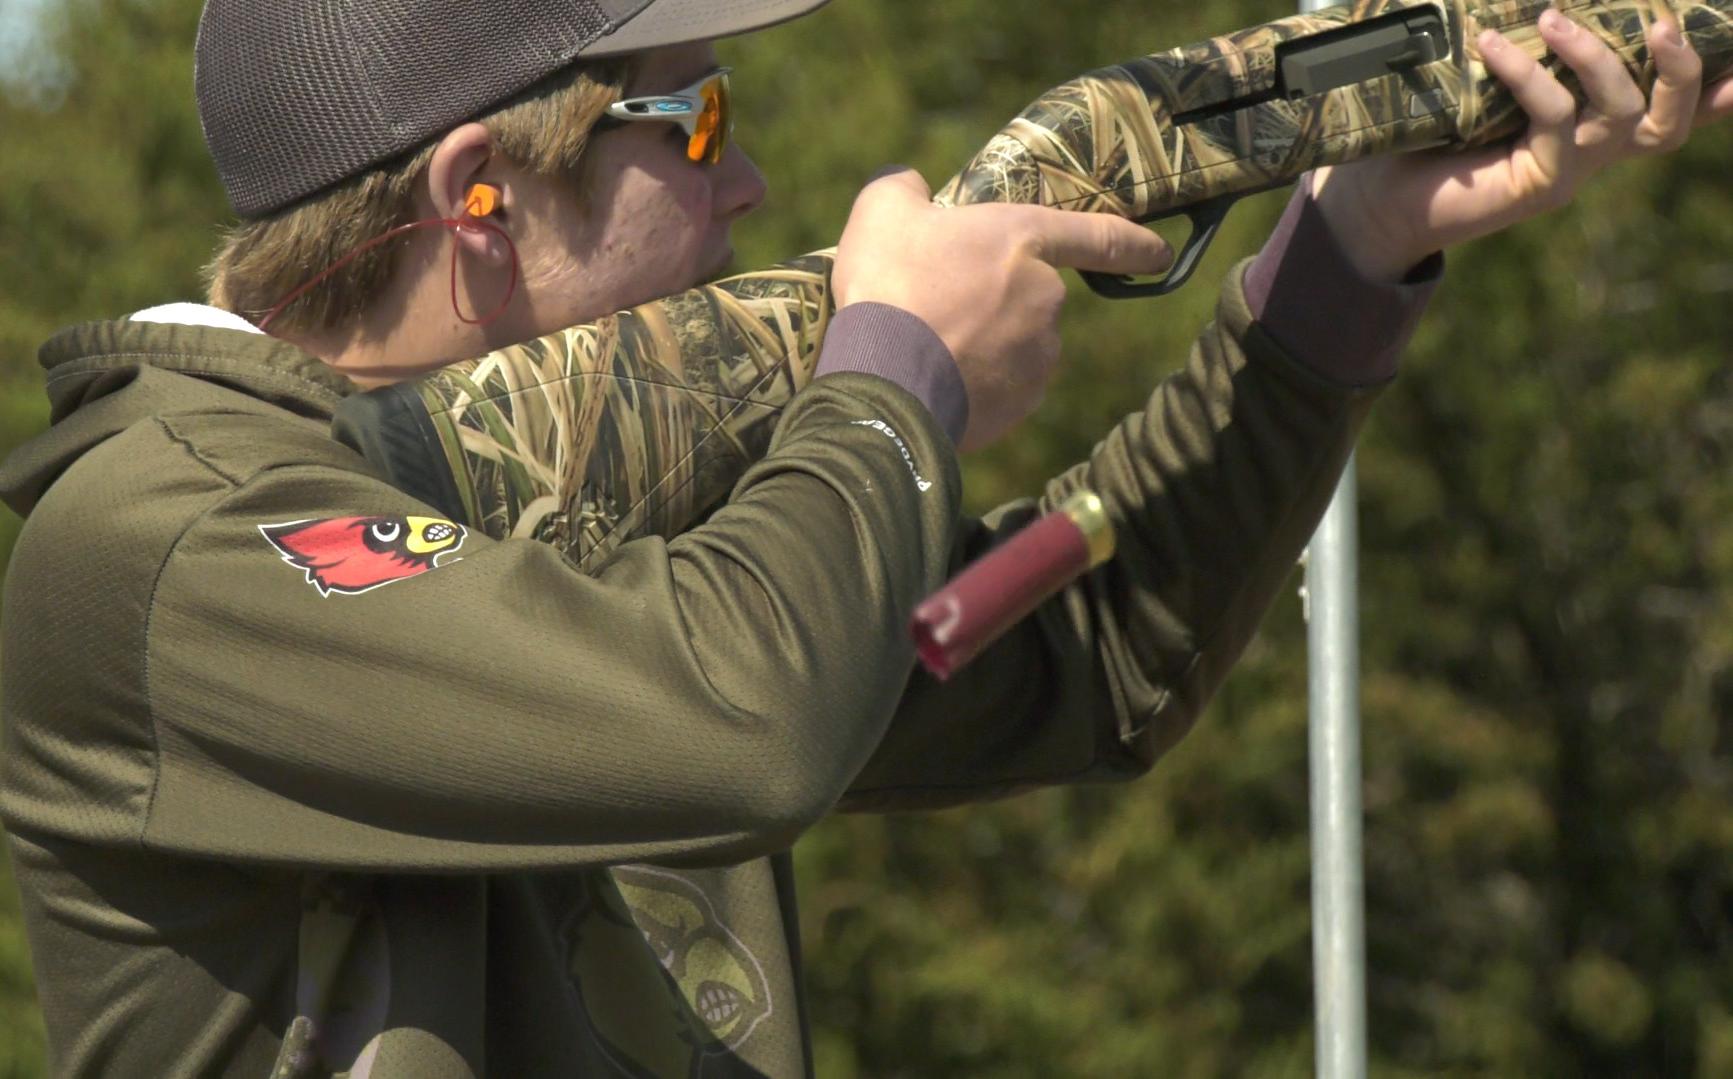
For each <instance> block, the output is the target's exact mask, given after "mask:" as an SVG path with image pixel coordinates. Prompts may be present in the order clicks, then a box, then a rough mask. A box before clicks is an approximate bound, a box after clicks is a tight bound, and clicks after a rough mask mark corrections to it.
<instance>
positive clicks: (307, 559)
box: [259, 517, 468, 596]
mask: <svg viewBox="0 0 1733 1079" xmlns="http://www.w3.org/2000/svg"><path fill="white" fill-rule="evenodd" d="M259 531H260V532H262V533H264V536H265V538H266V539H267V540H269V541H271V546H273V547H275V548H276V549H277V552H278V553H279V554H281V555H282V556H283V561H285V562H287V563H289V565H291V566H294V567H295V568H296V569H303V570H306V571H307V583H308V584H310V585H312V586H313V587H314V588H317V589H318V590H319V594H320V595H321V596H329V595H330V594H331V593H333V592H341V593H343V594H344V595H347V596H353V595H356V594H358V593H361V592H365V591H367V590H368V589H372V588H378V587H379V586H380V585H386V584H390V583H391V582H393V581H401V580H403V579H404V578H406V577H414V576H416V575H417V574H421V573H426V572H427V571H428V570H430V569H437V568H439V559H440V558H441V557H443V556H444V555H448V554H450V553H451V552H453V551H455V550H457V549H458V548H459V547H462V546H463V539H464V537H465V536H466V535H467V534H468V533H466V532H465V531H464V528H463V526H462V525H457V524H452V523H451V522H450V521H441V520H439V519H438V518H435V517H333V518H330V519H328V520H323V521H290V522H288V523H286V524H280V525H260V526H259Z"/></svg>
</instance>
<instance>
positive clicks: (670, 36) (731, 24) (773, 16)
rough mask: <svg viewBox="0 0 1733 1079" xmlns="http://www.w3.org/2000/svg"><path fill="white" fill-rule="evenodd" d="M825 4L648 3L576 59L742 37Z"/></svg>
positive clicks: (817, 0) (811, 0)
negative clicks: (740, 35)
mask: <svg viewBox="0 0 1733 1079" xmlns="http://www.w3.org/2000/svg"><path fill="white" fill-rule="evenodd" d="M829 2H830V0H650V3H649V4H648V5H646V6H645V8H644V9H643V10H642V11H640V12H638V14H636V15H634V16H633V17H632V18H631V19H629V20H627V22H626V23H625V25H623V26H621V27H620V28H619V29H618V30H616V31H614V32H613V33H611V34H607V35H604V36H603V37H599V38H597V39H596V40H595V41H593V42H591V43H590V44H589V45H587V46H586V47H584V48H583V49H582V50H580V51H579V52H578V55H579V56H615V55H618V54H619V53H625V52H642V51H643V50H645V49H654V48H659V47H661V46H664V45H684V44H686V43H687V42H692V41H709V40H711V39H712V38H719V37H728V36H730V35H733V34H744V33H746V32H747V31H749V30H762V29H764V28H765V27H767V26H775V25H776V24H777V23H780V22H787V21H788V20H789V19H794V18H798V17H800V16H802V15H805V14H806V13H807V12H809V11H815V10H817V9H818V8H821V7H823V6H824V5H825V4H827V3H829Z"/></svg>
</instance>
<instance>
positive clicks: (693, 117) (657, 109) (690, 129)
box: [608, 67, 734, 138]
mask: <svg viewBox="0 0 1733 1079" xmlns="http://www.w3.org/2000/svg"><path fill="white" fill-rule="evenodd" d="M733 70H734V69H733V68H731V67H718V68H712V69H711V70H710V71H707V72H705V73H704V75H703V76H702V77H701V78H699V79H698V80H697V81H696V82H694V83H692V85H690V86H684V87H681V88H680V89H678V90H676V91H674V92H673V93H671V94H650V95H648V96H646V97H628V98H624V99H622V100H620V101H616V102H614V103H613V104H612V105H609V106H608V116H609V117H610V118H611V119H614V120H626V121H633V120H653V121H658V122H661V123H665V124H679V125H680V129H681V130H682V131H684V132H686V137H687V138H691V137H692V136H694V135H696V134H697V133H698V117H699V116H701V115H703V113H704V94H703V89H704V85H705V84H706V83H708V82H710V81H712V80H714V79H726V78H727V77H728V75H729V73H730V72H732V71H733ZM728 119H729V120H730V121H731V122H732V120H733V117H732V116H730V117H728Z"/></svg>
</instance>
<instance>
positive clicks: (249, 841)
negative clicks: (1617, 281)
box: [0, 272, 1372, 1079]
mask: <svg viewBox="0 0 1733 1079" xmlns="http://www.w3.org/2000/svg"><path fill="white" fill-rule="evenodd" d="M1239 280H1240V275H1239V274H1238V273H1237V272H1236V274H1235V275H1234V277H1233V280H1232V282H1231V283H1230V286H1229V287H1228V289H1227V290H1226V291H1225V292H1224V296H1223V300H1222V304H1221V307H1220V310H1219V317H1218V321H1217V322H1216V323H1215V324H1214V325H1212V326H1211V327H1210V328H1209V329H1207V330H1206V331H1205V333H1204V334H1203V335H1202V337H1201V338H1200V340H1199V343H1198V346H1197V348H1196V349H1195V350H1194V353H1193V355H1192V357H1191V360H1190V362H1189V364H1188V365H1187V367H1186V368H1185V369H1184V370H1183V371H1182V372H1181V373H1180V374H1178V375H1176V376H1175V377H1174V378H1172V379H1170V380H1169V381H1167V382H1166V383H1164V384H1163V385H1162V386H1161V387H1159V388H1158V389H1157V391H1156V393H1155V395H1154V397H1153V398H1152V399H1151V401H1150V404H1149V406H1148V407H1147V408H1146V409H1145V410H1144V411H1142V412H1140V413H1137V414H1135V415H1133V416H1131V417H1129V418H1127V419H1126V420H1125V421H1124V422H1123V423H1121V424H1120V425H1119V426H1118V427H1117V428H1116V429H1115V430H1113V431H1112V432H1111V433H1110V434H1109V435H1108V437H1107V438H1106V439H1105V440H1104V441H1103V442H1102V443H1101V444H1100V446H1099V447H1098V448H1097V449H1096V451H1095V452H1094V453H1093V454H1092V456H1091V458H1090V460H1089V461H1087V462H1084V463H1082V464H1080V465H1078V466H1077V467H1076V468H1074V469H1072V470H1070V471H1069V472H1067V473H1066V474H1065V475H1064V476H1061V477H1059V478H1057V479H1055V480H1054V481H1053V482H1052V483H1050V484H1049V485H1048V488H1047V491H1046V494H1045V497H1044V499H1043V500H1041V503H1037V502H1035V501H1029V502H1023V503H1017V504H1014V505H1011V506H1007V507H1005V508H1003V509H1002V510H1000V511H998V512H996V513H994V514H992V515H989V517H988V518H987V519H986V520H985V521H980V520H974V519H965V518H962V517H960V515H959V511H958V505H959V479H958V470H957V464H956V461H955V458H954V456H953V453H952V450H951V449H950V446H949V442H948V440H947V439H946V437H945V436H944V435H943V434H942V433H941V432H940V431H939V430H938V428H937V427H936V426H935V425H934V423H933V421H932V418H931V417H930V416H929V415H928V414H927V413H926V411H925V410H924V409H923V408H922V406H921V405H920V404H919V403H918V402H917V401H916V400H915V399H914V398H913V397H910V396H909V395H908V394H906V393H905V392H904V391H902V390H901V389H899V388H897V387H896V386H894V385H892V384H891V383H889V382H886V381H883V380H880V379H877V378H874V377H872V376H868V375H861V374H838V375H834V376H830V377H827V378H823V379H820V380H818V382H817V383H815V384H814V386H812V387H811V388H809V389H808V390H807V391H805V392H803V393H802V394H800V395H799V396H798V397H797V398H796V399H795V401H794V402H793V404H791V405H790V406H789V408H788V409H787V411H786V413H785V416H784V418H783V420H782V422H781V425H780V426H779V428H778V431H777V434H776V437H775V440H774V442H773V444H772V446H771V449H770V452H769V454H768V455H767V457H766V458H765V459H764V460H763V461H762V462H761V463H760V464H758V465H756V466H755V467H754V468H753V469H752V470H751V471H750V472H749V473H748V474H747V475H746V477H745V479H744V480H743V481H742V482H741V484H740V485H739V487H738V488H737V490H736V492H735V495H734V497H733V498H732V499H731V501H730V502H729V504H728V505H727V506H726V507H724V508H723V509H721V510H720V511H718V512H717V513H715V514H714V515H713V516H712V517H711V518H710V519H709V520H708V521H707V522H706V523H705V524H703V525H702V526H700V527H698V528H695V529H693V530H692V531H690V532H688V533H686V534H685V535H682V536H681V537H679V538H678V539H676V540H674V541H672V542H667V543H664V542H662V541H659V540H654V539H646V540H640V541H636V542H633V543H630V544H627V545H626V546H625V547H623V548H622V549H621V551H620V552H619V554H618V555H617V556H616V557H614V558H613V559H612V560H611V561H610V562H608V563H607V565H606V566H605V567H603V569H602V570H601V571H600V572H599V573H598V574H597V575H596V576H594V577H589V576H584V575H581V574H579V573H578V572H576V571H575V570H574V569H573V568H572V567H571V566H570V565H569V564H568V563H566V562H565V561H564V560H563V559H562V558H561V556H560V555H559V554H558V553H557V552H556V551H554V550H553V549H552V548H549V547H546V546H542V545H539V544H535V543H531V542H527V541H504V542H496V541H493V540H490V539H489V538H487V537H485V536H482V535H479V534H476V533H473V532H467V531H465V530H463V529H462V528H460V527H457V526H455V525H452V524H451V523H449V522H441V521H438V520H435V519H433V518H434V517H435V516H436V515H435V514H434V512H433V511H431V510H429V509H428V508H427V507H425V506H422V505H419V504H417V503H416V502H414V501H413V500H411V499H410V498H408V497H407V496H405V495H403V494H401V493H399V492H397V491H395V490H393V489H392V488H390V487H388V486H386V485H385V484H383V483H382V482H380V481H379V480H378V479H377V478H376V477H375V476H374V475H373V473H372V472H370V470H369V468H368V466H367V464H366V463H365V462H364V461H363V460H362V459H361V458H359V457H358V456H356V455H355V454H354V453H353V452H351V451H350V450H349V449H347V448H345V447H344V446H342V445H340V444H338V443H337V442H335V441H333V440H332V439H331V438H330V437H329V435H328V428H329V421H330V415H331V410H332V408H333V406H334V405H335V403H336V402H337V401H338V400H339V398H340V397H341V396H342V395H343V394H344V393H346V392H348V391H349V389H350V387H349V384H348V383H347V382H346V381H345V380H344V379H342V378H340V377H339V376H337V375H336V374H334V373H333V372H332V371H331V370H330V369H328V368H327V367H326V366H325V365H323V364H322V363H320V362H319V361H318V360H317V359H314V358H313V357H310V356H307V355H305V354H303V353H300V352H299V351H297V350H296V349H294V348H292V347H290V346H288V345H286V344H283V343H281V342H277V341H273V340H271V339H269V338H265V337H259V336H253V335H249V334H245V333H241V332H237V331H233V330H225V329H215V328H203V327H186V326H168V325H158V324H148V323H139V322H110V323H97V324H89V325H84V326H79V327H75V328H73V329H71V330H69V331H67V332H65V333H63V334H62V335H60V336H59V337H57V338H55V339H54V340H53V341H51V342H50V343H49V344H48V345H47V346H45V348H44V350H43V353H42V358H43V364H44V366H45V367H46V368H47V370H48V391H49V394H50V397H51V398H52V401H53V426H52V428H51V429H50V430H49V431H47V432H46V433H45V434H43V435H42V436H41V437H39V438H38V439H36V440H35V441H33V442H31V443H29V444H28V445H26V446H25V447H23V448H22V449H21V450H19V451H18V452H17V453H16V454H15V455H13V456H12V457H11V458H10V459H9V460H8V461H7V462H6V463H5V466H4V468H0V495H3V496H4V498H5V500H6V501H7V503H8V504H9V505H11V506H12V507H13V508H15V509H16V510H17V511H18V512H20V513H22V514H25V515H26V516H27V518H28V520H27V522H26V526H25V529H24V532H23V535H22V537H21V538H20V541H19V544H18V548H17V553H16V556H15V558H14V560H13V563H12V566H11V570H10V573H9V575H8V577H7V581H6V586H7V590H6V595H5V601H4V607H3V611H0V615H3V620H4V624H3V627H0V632H3V634H4V638H3V648H0V658H3V663H4V667H3V668H0V689H3V721H4V727H5V746H4V762H3V767H4V771H3V773H0V779H3V784H4V786H3V791H0V811H3V813H4V819H5V823H6V827H7V829H8V830H9V834H10V838H11V842H12V852H13V855H14V858H15V861H16V865H17V870H18V879H19V884H20V888H21V891H22V894H23V898H24V909H25V916H26V919H27V926H28V932H29V939H30V943H31V948H32V951H33V955H34V961H35V965H36V971H37V978H38V987H39V991H40V995H41V1000H42V1006H43V1010H44V1013H45V1015H46V1018H47V1024H48V1030H49V1037H50V1042H51V1047H52V1052H53V1056H54V1059H55V1062H56V1067H57V1068H58V1070H59V1071H60V1072H62V1073H65V1074H78V1075H94V1074H102V1075H115V1076H138V1075H153V1076H157V1075H217V1074H221V1075H259V1076H262V1075H325V1074H331V1073H351V1074H356V1075H362V1074H366V1075H372V1076H379V1077H386V1076H391V1077H397V1076H404V1077H413V1079H438V1077H444V1076H453V1077H458V1076H476V1075H482V1074H491V1075H502V1076H541V1075H592V1074H595V1075H603V1074H607V1075H612V1074H629V1075H641V1074H654V1075H730V1074H764V1075H775V1076H783V1075H798V1074H801V1073H803V1072H805V1071H809V1070H810V1054H809V1050H808V1047H807V1040H806V1033H805V1027H806V1024H805V1020H804V1016H803V1014H802V1002H801V997H800V988H799V985H800V983H799V976H798V969H799V955H800V951H799V942H798V938H797V934H796V918H795V908H794V898H793V892H792V885H791V876H790V873H789V871H788V869H789V867H788V858H787V855H786V853H785V852H786V851H787V849H788V847H789V845H790V844H791V843H792V842H793V840H794V839H795V837H796V836H798V835H799V834H800V832H801V831H802V830H803V829H804V828H806V827H807V826H809V825H810V824H811V823H812V822H814V821H815V820H817V819H818V818H819V817H821V816H822V815H824V814H825V813H827V812H829V811H831V810H832V809H833V808H836V807H837V806H838V805H841V806H842V807H843V808H854V809H891V808H907V807H913V806H924V805H943V804H951V803H956V802H962V801H968V800H973V799H980V798H985V797H991V796H996V795H1001V794H1005V793H1009V792H1012V791H1015V790H1020V789H1024V788H1027V787H1031V786H1036V785H1040V784H1047V783H1055V782H1065V781H1075V780H1081V779H1093V778H1119V777H1126V776H1132V775H1136V774H1139V773H1141V772H1142V771H1143V770H1145V769H1147V768H1148V767H1149V765H1150V764H1151V763H1152V762H1153V761H1154V760H1155V758H1156V757H1157V756H1159V755H1160V753H1161V752H1163V751H1164V750H1165V749H1166V748H1168V747H1169V746H1170V745H1172V744H1173V742H1174V741H1176V740H1177V739H1178V738H1179V737H1180V736H1181V735H1182V734H1183V733H1184V732H1185V730H1186V729H1188V728H1189V726H1190V725H1191V723H1192V722H1193V721H1194V720H1195V718H1196V716H1197V714H1198V711H1199V709H1201V707H1202V706H1203V704H1204V702H1205V701H1206V700H1207V699H1208V697H1209V696H1210V694H1211V693H1212V692H1213V690H1214V689H1215V687H1216V686H1217V685H1219V683H1220V681H1221V679H1222V678H1223V677H1224V675H1225V673H1226V671H1227V669H1228V667H1229V666H1230V665H1231V664H1232V662H1233V661H1234V659H1235V658H1236V657H1237V656H1238V655H1239V653H1240V652H1241V650H1242V649H1243V647H1244V645H1245V643H1246V642H1247V640H1248V639H1249V637H1250V635H1251V633H1252V632H1253V630H1254V628H1255V626H1256V623H1257V620H1258V618H1259V616H1260V615H1261V613H1262V612H1263V610H1264V609H1265V607H1266V606H1267V604H1268V603H1269V601H1270V598H1271V597H1272V596H1273V595H1274V594H1275V591H1276V589H1277V588H1278V587H1279V586H1280V583H1281V582H1282V580H1283V579H1284V578H1285V576H1286V575H1287V574H1288V572H1289V570H1290V568H1291V567H1292V565H1293V562H1294V559H1295V557H1296V555H1297V554H1298V552H1299V550H1300V548H1301V546H1302V545H1303V544H1304V542H1305V540H1306V538H1307V536H1308V535H1309V533H1310V531H1311V528H1312V525H1313V523H1314V522H1315V520H1316V518H1317V516H1318V514H1319V513H1320V512H1321V509H1322V507H1323V505H1324V503H1325V502H1326V500H1327V499H1328V497H1329V493H1330V491H1331V489H1332V486H1333V482H1334V479H1335V477H1336V475H1337V473H1338V471H1339V468H1340V466H1341V463H1342V461H1343V460H1344V458H1345V456H1346V453H1347V450H1348V447H1349V446H1350V444H1351V442H1352V439H1353V435H1354V432H1355V430H1356V428H1357V425H1358V423H1359V422H1360V420H1361V418H1362V417H1363V415H1364V413H1365V410H1366V408H1367V406H1368V404H1369V402H1370V398H1371V396H1372V391H1368V390H1351V389H1344V388H1341V387H1338V386H1335V385H1332V384H1331V383H1330V382H1328V381H1327V380H1325V379H1323V378H1320V377H1319V376H1317V375H1315V374H1313V373H1311V371H1310V370H1309V369H1308V368H1306V367H1305V366H1303V365H1301V364H1300V363H1297V362H1295V361H1294V360H1293V359H1292V358H1291V357H1290V356H1288V355H1287V354H1286V353H1284V351H1283V350H1282V348H1281V347H1279V346H1278V345H1277V344H1276V343H1275V342H1273V341H1272V340H1271V339H1270V338H1269V336H1268V335H1267V334H1266V333H1265V332H1264V331H1263V330H1262V329H1261V328H1260V327H1259V326H1258V325H1256V324H1254V323H1253V321H1252V318H1251V314H1250V312H1249V310H1248V307H1247V303H1246V300H1245V296H1244V293H1243V291H1242V289H1241V286H1240V284H1239ZM886 431H889V432H891V433H893V434H894V436H895V437H893V438H887V437H886V434H885V433H884V432H886ZM905 454H906V455H907V456H906V457H905ZM911 462H912V463H913V465H914V467H915V469H917V470H918V471H919V473H920V474H921V476H922V477H924V481H927V482H924V485H923V484H917V483H916V482H915V478H914V477H913V476H912V475H911V468H910V465H911ZM1083 485H1087V486H1089V487H1091V488H1093V489H1094V490H1096V491H1098V492H1099V493H1101V494H1102V495H1103V497H1104V499H1105V500H1106V501H1107V504H1108V507H1109V511H1110V515H1111V516H1112V518H1113V520H1114V522H1115V525H1116V527H1117V529H1118V533H1119V537H1120V554H1119V556H1118V557H1117V558H1116V559H1115V561H1113V562H1112V563H1110V564H1109V565H1108V566H1106V567H1103V568H1102V569H1100V570H1097V571H1096V572H1094V573H1092V574H1091V575H1090V576H1089V577H1088V578H1086V579H1085V580H1084V581H1082V582H1080V583H1079V584H1077V585H1075V586H1073V587H1072V588H1070V589H1069V590H1067V591H1066V592H1065V593H1064V594H1063V595H1061V596H1059V597H1057V598H1056V599H1054V600H1053V601H1051V602H1049V603H1048V604H1047V605H1046V606H1045V607H1043V608H1042V610H1041V611H1040V612H1039V613H1038V615H1037V616H1036V617H1034V618H1031V619H1030V620H1028V621H1027V622H1026V623H1024V624H1023V625H1022V626H1020V627H1019V628H1018V629H1017V630H1015V631H1014V632H1013V633H1012V634H1011V635H1010V636H1008V637H1007V638H1006V639H1004V640H1003V641H1002V642H1001V643H999V644H998V645H997V646H995V647H994V648H993V649H991V650H990V651H989V652H988V653H987V654H986V655H984V656H983V657H982V658H981V659H980V660H979V661H977V662H976V664H975V665H973V666H972V667H969V668H967V669H965V670H964V671H963V672H962V673H961V674H959V675H958V676H957V677H956V678H954V679H953V680H952V681H950V682H948V683H945V684H943V685H940V684H937V683H935V682H933V681H931V680H929V679H927V678H926V677H925V676H923V675H920V674H911V667H912V651H911V648H910V646H909V644H908V641H907V639H906V635H905V633H904V629H903V628H904V626H905V625H906V623H907V619H908V616H909V612H910V610H911V609H912V608H913V606H914V605H915V603H916V602H917V601H918V600H919V599H920V598H921V597H922V596H923V595H925V594H926V593H927V592H929V591H930V590H932V589H933V588H934V587H936V586H937V585H938V584H939V583H941V582H942V581H943V580H944V579H945V577H946V576H947V574H948V573H949V572H951V571H952V570H953V569H954V568H955V567H956V566H958V565H960V564H961V563H962V562H963V561H964V560H965V559H967V558H970V557H973V556H975V555H977V554H979V553H980V552H981V551H982V550H984V549H985V548H986V547H987V546H989V545H991V544H992V543H993V542H994V541H995V539H996V537H998V536H1000V535H1002V534H1003V533H1005V532H1007V531H1009V530H1011V529H1013V528H1015V527H1017V526H1018V525H1020V524H1022V523H1024V522H1025V521H1027V520H1028V519H1029V517H1030V516H1031V515H1032V514H1033V513H1034V512H1036V511H1037V509H1038V508H1039V506H1040V504H1044V503H1048V502H1051V501H1052V500H1055V499H1057V498H1060V497H1063V496H1064V495H1065V494H1067V493H1069V492H1070V491H1071V490H1073V489H1075V488H1077V487H1079V486H1083Z"/></svg>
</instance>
